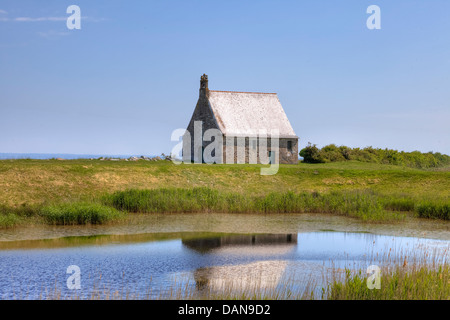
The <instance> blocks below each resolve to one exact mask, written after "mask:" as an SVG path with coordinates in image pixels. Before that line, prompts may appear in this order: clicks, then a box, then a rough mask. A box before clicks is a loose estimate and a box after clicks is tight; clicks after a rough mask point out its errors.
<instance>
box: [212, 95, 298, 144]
mask: <svg viewBox="0 0 450 320" xmlns="http://www.w3.org/2000/svg"><path fill="white" fill-rule="evenodd" d="M209 102H210V104H211V109H212V111H213V113H214V116H215V117H216V120H217V123H218V125H219V128H220V130H221V131H222V133H224V134H225V135H229V136H239V135H244V136H254V135H258V134H259V133H260V131H259V130H267V133H268V134H270V132H271V130H273V129H278V130H279V135H280V138H298V137H297V135H296V134H295V132H294V130H293V129H292V126H291V124H290V122H289V120H288V118H287V116H286V114H285V112H284V110H283V107H282V106H281V103H280V101H279V100H278V96H277V94H276V93H259V92H235V91H215V90H209Z"/></svg>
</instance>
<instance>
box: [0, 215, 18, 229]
mask: <svg viewBox="0 0 450 320" xmlns="http://www.w3.org/2000/svg"><path fill="white" fill-rule="evenodd" d="M21 222H22V219H21V218H20V217H19V216H17V215H16V214H14V213H7V214H0V228H12V227H16V226H18V225H20V223H21Z"/></svg>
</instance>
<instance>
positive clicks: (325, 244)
mask: <svg viewBox="0 0 450 320" xmlns="http://www.w3.org/2000/svg"><path fill="white" fill-rule="evenodd" d="M19 248H20V249H19ZM449 248H450V241H448V240H438V239H427V238H418V237H403V236H392V235H389V236H386V235H376V234H370V233H358V232H341V231H338V232H330V231H315V232H292V233H258V234H252V233H246V234H237V233H205V232H166V233H143V234H128V235H103V236H84V237H69V238H62V239H53V240H45V241H42V240H28V241H26V242H20V241H10V242H7V241H6V242H5V241H3V242H2V246H1V247H0V298H2V299H40V298H46V297H55V296H56V297H63V298H64V297H70V296H73V295H76V296H78V297H89V296H91V295H92V294H93V292H103V293H102V294H104V292H116V294H117V295H116V297H117V298H127V297H128V298H158V297H159V298H161V297H176V296H174V295H173V292H172V293H170V292H168V289H169V288H174V287H177V286H179V287H183V288H185V289H186V288H188V289H189V290H190V292H193V293H194V294H195V293H196V292H201V291H202V290H205V288H207V289H208V290H218V291H220V290H221V288H238V289H243V290H245V289H246V288H247V287H248V288H250V287H254V286H255V281H256V282H257V286H258V287H260V288H276V287H277V286H279V285H280V284H281V283H283V279H287V278H289V279H294V280H295V281H296V283H297V284H296V285H297V286H306V282H307V281H308V279H313V280H314V281H315V282H316V283H317V284H318V285H319V287H320V286H321V285H324V281H325V280H324V275H327V274H330V272H333V271H336V270H337V271H342V269H343V268H351V269H354V268H362V269H363V270H365V268H367V266H369V265H371V264H377V263H383V262H382V261H386V257H388V259H389V260H390V261H391V262H393V263H397V264H401V263H405V261H406V260H408V259H412V258H413V257H416V258H417V257H419V256H422V255H423V254H424V253H425V252H426V253H430V252H435V253H437V255H438V256H439V257H441V258H442V259H443V260H444V259H448V257H447V256H448V254H449V253H448V252H449ZM412 262H413V261H411V262H410V263H412ZM71 265H76V266H78V267H79V268H80V271H81V274H80V284H81V289H79V290H69V289H68V288H67V279H68V278H69V276H70V275H71V274H68V273H66V271H67V268H68V266H71ZM103 297H105V296H103ZM178 297H180V296H178Z"/></svg>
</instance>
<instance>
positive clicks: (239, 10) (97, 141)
mask: <svg viewBox="0 0 450 320" xmlns="http://www.w3.org/2000/svg"><path fill="white" fill-rule="evenodd" d="M72 4H76V5H78V6H79V7H80V8H81V16H82V23H81V30H69V29H67V27H66V21H65V19H66V18H67V17H68V16H69V14H67V13H66V9H67V7H68V6H69V5H72ZM372 4H375V5H378V6H379V7H380V8H381V30H369V29H368V28H367V27H366V20H367V18H368V17H369V14H367V13H366V9H367V7H368V6H369V5H372ZM449 17H450V1H445V0H442V1H437V0H436V1H425V0H423V1H414V0H403V1H402V0H397V1H379V0H370V1H365V0H354V1H323V0H322V1H317V0H314V1H313V0H310V1H265V0H259V1H256V0H254V1H244V0H239V1H235V0H227V1H201V0H197V1H194V0H182V1H172V0H165V1H114V0H108V1H106V0H104V1H99V0H96V1H75V0H71V1H63V0H54V1H17V0H15V1H7V0H0V114H1V117H0V152H11V153H12V152H15V153H20V152H23V153H34V152H35V153H79V154H160V153H161V152H164V153H169V152H170V150H171V149H172V147H173V146H174V144H175V143H174V142H171V141H170V136H171V133H172V131H173V130H175V129H177V128H185V127H186V126H187V124H188V122H189V120H190V117H191V115H192V112H193V110H194V107H195V104H196V102H197V98H198V87H199V79H200V75H201V74H203V73H206V74H208V75H209V86H210V89H215V90H235V91H262V92H277V93H278V96H279V99H280V101H281V103H282V105H283V107H284V109H285V111H286V114H287V116H288V118H289V119H290V121H291V124H292V126H293V128H294V131H295V132H296V134H297V135H298V136H299V137H300V147H303V146H305V145H306V144H307V143H308V142H309V141H310V142H312V143H316V144H318V145H319V146H323V145H326V144H329V143H335V144H337V145H348V146H352V147H365V146H373V147H381V148H386V147H387V148H395V149H400V150H405V151H413V150H420V151H423V152H428V151H434V152H441V153H447V154H450V139H449V137H450V125H449V123H450V90H449V89H450V18H449Z"/></svg>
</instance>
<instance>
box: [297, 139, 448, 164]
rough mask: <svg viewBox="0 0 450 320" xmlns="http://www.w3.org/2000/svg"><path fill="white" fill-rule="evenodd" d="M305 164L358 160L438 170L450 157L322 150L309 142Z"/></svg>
mask: <svg viewBox="0 0 450 320" xmlns="http://www.w3.org/2000/svg"><path fill="white" fill-rule="evenodd" d="M300 156H302V157H303V162H305V163H323V162H337V161H347V160H356V161H362V162H372V163H384V164H392V165H401V166H407V167H413V168H436V167H442V166H446V165H450V156H448V155H445V154H441V153H439V152H437V153H433V152H427V153H421V152H419V151H413V152H404V151H397V150H393V149H375V148H373V147H366V148H364V149H360V148H349V147H346V146H340V147H337V146H336V145H335V144H329V145H326V146H324V147H323V148H322V149H319V148H317V146H316V145H315V144H314V145H312V144H311V143H310V142H308V145H307V146H306V147H305V148H304V149H302V150H301V151H300Z"/></svg>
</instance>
